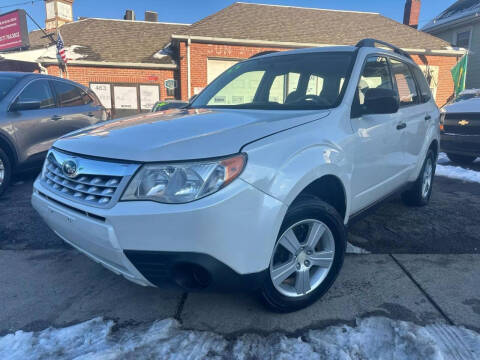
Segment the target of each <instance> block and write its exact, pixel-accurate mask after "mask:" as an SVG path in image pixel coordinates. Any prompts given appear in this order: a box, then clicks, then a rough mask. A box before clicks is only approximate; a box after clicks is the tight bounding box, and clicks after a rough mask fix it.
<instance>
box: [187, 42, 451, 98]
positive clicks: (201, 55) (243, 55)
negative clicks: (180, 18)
mask: <svg viewBox="0 0 480 360" xmlns="http://www.w3.org/2000/svg"><path fill="white" fill-rule="evenodd" d="M190 46H191V48H190V57H191V60H190V61H191V62H190V63H191V70H190V73H191V92H192V93H191V94H190V95H188V94H187V92H188V83H187V50H186V43H185V42H181V43H180V72H179V77H180V81H179V83H180V96H181V99H182V100H187V99H188V98H189V97H190V96H192V95H193V92H194V88H195V87H205V86H206V85H207V59H208V58H218V59H248V58H249V57H251V56H252V55H254V54H257V53H259V52H262V51H267V50H280V51H281V50H288V49H284V48H265V47H252V46H236V45H222V44H202V43H192V44H191V45H190ZM412 57H413V59H414V61H415V62H417V63H418V64H420V65H427V64H428V65H432V66H438V67H439V78H438V89H437V97H436V99H437V104H438V105H439V106H442V105H444V104H445V103H446V102H447V100H448V99H449V98H450V97H451V96H452V94H453V80H452V76H451V73H450V69H451V68H452V67H453V66H454V65H455V64H456V63H457V58H456V57H454V56H419V55H413V56H412Z"/></svg>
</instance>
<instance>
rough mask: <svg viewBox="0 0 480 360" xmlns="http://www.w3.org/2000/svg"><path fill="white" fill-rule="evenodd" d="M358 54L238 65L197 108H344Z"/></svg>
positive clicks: (285, 57) (283, 58)
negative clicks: (342, 105) (354, 57)
mask: <svg viewBox="0 0 480 360" xmlns="http://www.w3.org/2000/svg"><path fill="white" fill-rule="evenodd" d="M353 56H354V53H353V52H336V53H332V52H330V53H308V54H305V53H300V54H292V55H281V56H271V57H265V58H257V59H252V60H248V61H245V62H241V63H238V64H236V65H234V66H232V67H231V68H230V69H228V70H227V71H225V72H224V73H223V74H222V75H220V76H219V77H218V78H217V79H215V80H214V81H213V82H212V83H211V84H210V85H209V86H208V87H207V88H206V89H205V90H204V91H202V93H200V95H199V96H198V97H197V98H196V99H195V101H194V102H193V103H192V105H191V107H192V108H200V107H202V108H203V107H206V108H232V109H262V110H294V109H295V110H301V109H305V110H311V109H328V108H332V107H336V106H338V104H339V103H340V102H341V100H342V97H343V93H344V90H345V88H346V86H347V82H348V81H346V79H347V80H348V77H349V75H350V71H351V68H352V65H353Z"/></svg>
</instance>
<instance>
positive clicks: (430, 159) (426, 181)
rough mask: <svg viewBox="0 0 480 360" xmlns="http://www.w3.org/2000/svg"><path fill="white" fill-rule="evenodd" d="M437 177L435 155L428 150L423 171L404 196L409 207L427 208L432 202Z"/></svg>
mask: <svg viewBox="0 0 480 360" xmlns="http://www.w3.org/2000/svg"><path fill="white" fill-rule="evenodd" d="M434 176H435V154H434V153H433V151H432V150H428V153H427V156H426V157H425V161H424V163H423V167H422V171H420V175H419V176H418V178H417V180H416V181H415V183H414V184H413V186H412V188H411V189H410V190H408V191H406V192H404V193H403V194H402V199H403V201H404V203H405V204H406V205H408V206H425V205H427V204H428V202H429V201H430V197H431V196H432V189H433V178H434Z"/></svg>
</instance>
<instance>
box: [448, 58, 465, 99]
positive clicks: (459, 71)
mask: <svg viewBox="0 0 480 360" xmlns="http://www.w3.org/2000/svg"><path fill="white" fill-rule="evenodd" d="M467 67H468V54H467V55H464V56H463V57H462V58H461V59H460V61H459V62H458V63H457V65H455V66H454V67H453V68H452V70H451V71H452V77H453V83H454V84H455V96H457V95H458V94H460V93H461V92H462V91H463V90H465V80H466V79H467Z"/></svg>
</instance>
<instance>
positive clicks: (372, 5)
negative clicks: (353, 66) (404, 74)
mask: <svg viewBox="0 0 480 360" xmlns="http://www.w3.org/2000/svg"><path fill="white" fill-rule="evenodd" d="M233 2H234V1H232V0H208V1H207V0H173V1H172V0H137V1H131V0H75V2H74V5H73V15H74V17H75V18H78V17H101V18H112V19H122V18H123V15H124V14H125V10H126V9H133V10H134V11H135V13H136V17H137V20H143V19H144V13H145V10H152V11H157V12H158V13H159V21H164V22H180V23H188V24H190V23H194V22H195V21H198V20H200V19H202V18H203V17H205V16H208V15H210V14H212V13H214V12H216V11H219V10H221V9H222V8H224V7H226V6H228V5H230V4H232V3H233ZM244 2H257V3H262V4H276V5H290V6H302V7H314V8H321V9H337V10H355V11H371V12H379V13H381V14H382V15H384V16H387V17H390V18H392V19H394V20H396V21H399V22H402V21H403V9H404V6H405V0H296V1H295V0H257V1H251V0H244ZM454 2H455V1H454V0H423V1H422V11H421V13H420V27H421V26H422V25H425V24H426V23H427V22H428V21H429V20H431V19H432V18H434V17H435V16H436V15H438V14H439V13H441V12H442V11H443V10H445V9H446V8H447V7H448V6H450V5H451V4H453V3H454ZM22 3H24V4H22ZM15 4H17V5H15ZM10 5H13V6H10ZM16 8H23V9H25V10H26V11H27V12H28V13H29V14H30V15H32V16H33V17H34V18H35V20H36V21H37V22H38V23H40V24H41V25H44V24H45V5H44V3H43V1H42V0H30V1H27V0H0V13H5V12H8V11H11V10H15V9H16ZM299 25H301V24H299ZM29 28H30V29H31V30H32V29H34V28H36V27H35V26H34V25H33V24H32V23H30V24H29Z"/></svg>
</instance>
